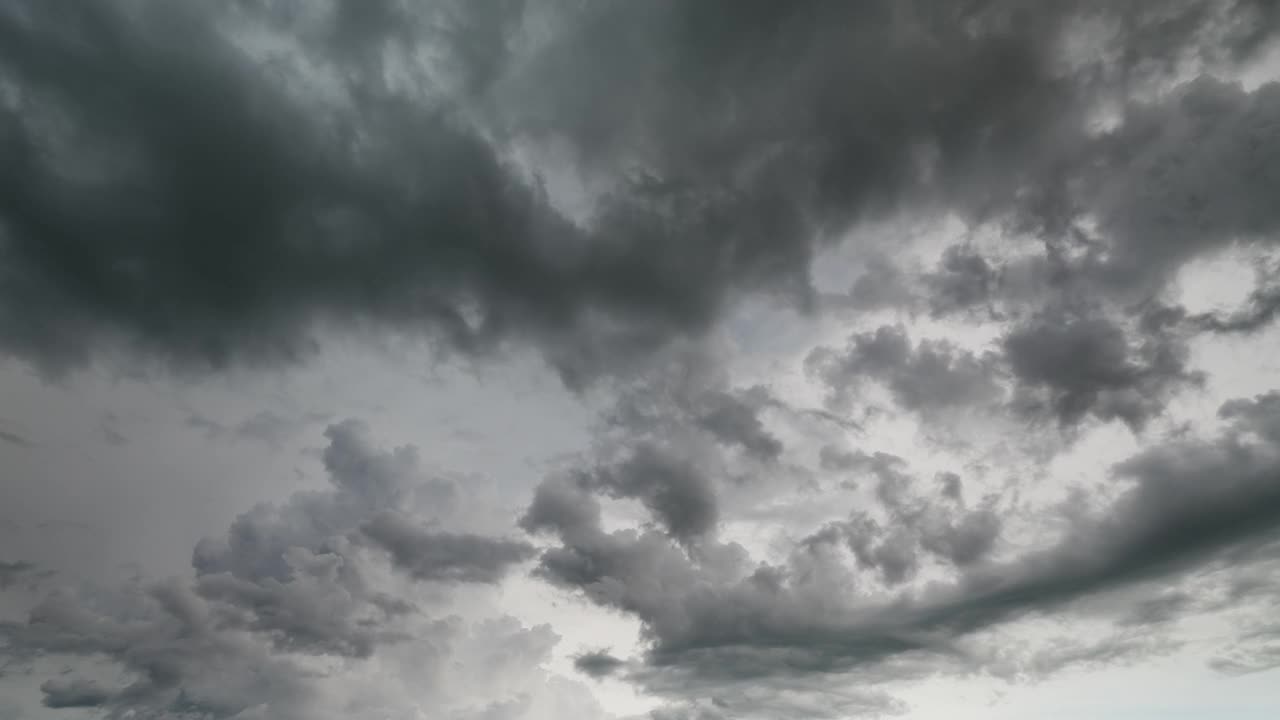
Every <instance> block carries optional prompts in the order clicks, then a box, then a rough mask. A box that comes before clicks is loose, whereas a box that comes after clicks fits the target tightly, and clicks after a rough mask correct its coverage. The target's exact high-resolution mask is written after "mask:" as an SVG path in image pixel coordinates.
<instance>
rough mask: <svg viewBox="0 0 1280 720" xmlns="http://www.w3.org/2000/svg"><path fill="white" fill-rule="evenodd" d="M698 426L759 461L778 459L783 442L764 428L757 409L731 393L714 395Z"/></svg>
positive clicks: (711, 395) (708, 402)
mask: <svg viewBox="0 0 1280 720" xmlns="http://www.w3.org/2000/svg"><path fill="white" fill-rule="evenodd" d="M707 400H708V401H707V404H708V407H707V409H706V411H705V412H704V414H703V415H702V417H701V418H699V424H701V425H702V427H704V428H706V429H707V430H710V431H711V432H712V433H714V434H715V436H716V437H717V438H718V439H720V441H721V442H724V443H726V444H730V445H738V446H741V447H742V448H743V449H745V450H746V451H747V452H749V453H751V454H752V455H754V456H755V457H757V458H759V459H760V460H765V461H768V460H776V459H777V458H778V456H779V455H780V454H782V442H781V441H780V440H778V438H776V437H774V436H773V435H772V434H771V433H770V432H769V431H768V430H766V429H765V428H764V424H763V423H762V422H760V418H759V417H758V415H757V412H758V409H757V408H755V407H752V406H751V405H749V404H748V403H746V402H743V401H742V399H740V398H738V397H735V396H734V395H731V394H729V393H712V394H710V396H709V397H708V399H707Z"/></svg>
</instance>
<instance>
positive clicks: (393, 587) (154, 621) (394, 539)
mask: <svg viewBox="0 0 1280 720" xmlns="http://www.w3.org/2000/svg"><path fill="white" fill-rule="evenodd" d="M326 434H327V437H328V440H329V444H328V446H327V447H326V448H325V451H324V454H323V460H324V465H325V469H326V471H327V472H328V475H329V480H330V484H331V486H330V488H329V489H328V490H317V491H307V492H300V493H297V494H295V495H293V496H291V497H290V498H289V499H288V500H286V501H285V502H284V503H282V504H280V505H277V506H271V505H260V506H258V507H256V508H254V509H253V510H251V511H249V512H247V513H244V514H242V515H240V516H239V517H238V518H237V519H236V520H235V522H234V523H233V524H232V526H231V527H230V529H229V531H228V533H227V535H226V536H225V537H224V538H221V539H216V540H207V541H204V542H201V543H200V544H199V546H197V548H196V550H195V552H194V555H193V560H192V565H193V567H194V570H195V577H194V579H193V580H192V581H190V582H187V581H183V580H179V579H173V580H170V581H165V582H153V581H145V580H140V581H136V582H135V583H133V584H127V585H125V586H123V587H120V588H117V589H111V588H101V587H81V588H76V587H68V588H60V589H56V590H54V591H53V592H52V593H51V594H49V595H47V596H46V597H45V598H44V599H43V600H41V601H40V602H39V603H38V604H36V605H35V606H34V608H33V609H31V611H30V612H29V613H28V615H27V617H26V619H25V620H21V621H18V620H6V621H4V622H2V623H0V637H2V638H3V639H4V643H3V645H2V646H0V655H3V656H4V657H5V658H6V659H7V660H8V661H9V662H11V663H12V662H17V663H27V662H33V661H35V660H36V659H37V658H40V657H57V658H64V659H68V660H73V659H81V660H103V661H106V662H107V663H108V664H109V665H110V666H111V667H112V670H113V672H112V673H111V675H112V676H113V677H119V678H123V679H119V680H114V681H107V680H91V679H89V678H88V677H81V676H70V677H64V678H55V679H50V680H48V681H46V682H44V683H43V684H42V685H41V686H40V689H41V691H42V692H43V695H44V704H45V705H46V706H47V707H50V708H96V709H98V710H99V711H100V712H103V713H105V715H106V716H107V717H111V718H129V717H132V718H137V717H143V718H151V717H155V718H161V717H175V716H176V717H207V718H232V717H236V718H248V717H278V718H328V717H333V718H337V717H348V716H350V714H352V713H354V714H356V715H357V716H363V715H364V714H365V713H374V714H378V713H384V714H385V713H390V714H393V715H400V716H405V714H406V713H407V714H408V716H414V714H415V713H419V712H422V708H423V707H427V706H432V707H440V706H442V705H441V703H443V704H444V705H443V706H446V707H450V708H452V710H451V712H455V713H460V714H457V715H455V716H457V717H465V716H468V715H467V713H470V712H472V710H470V709H468V708H469V707H470V706H471V704H473V703H475V702H476V696H475V694H474V688H472V689H470V690H468V689H467V688H470V687H471V686H470V685H467V684H466V683H464V682H458V681H457V680H455V679H453V678H452V674H453V673H455V672H457V673H460V674H462V675H466V674H476V673H481V672H483V673H484V674H485V675H486V677H489V678H490V679H491V680H492V685H491V686H490V687H489V688H488V689H487V691H486V692H485V693H484V695H483V702H484V704H486V705H492V706H493V707H497V706H498V705H501V706H502V707H504V708H506V709H505V710H503V711H502V712H501V716H502V717H509V718H524V717H550V716H551V715H546V714H544V713H547V712H549V710H548V708H549V707H550V708H555V707H561V706H563V704H564V703H578V705H577V707H578V708H579V709H580V710H583V709H585V710H586V711H587V712H588V713H591V712H597V709H596V708H595V707H594V705H593V704H592V703H591V701H590V700H589V698H585V697H584V695H583V694H582V692H579V691H578V690H576V689H575V687H574V686H562V687H558V689H557V690H556V692H555V693H554V695H555V697H546V696H545V695H546V693H547V692H549V691H540V690H538V688H539V687H544V686H547V683H548V682H549V681H550V677H549V676H548V675H547V674H546V673H545V671H544V670H542V668H541V666H542V664H543V663H544V662H545V660H546V658H547V656H548V653H549V652H550V649H551V648H552V647H553V646H554V645H555V644H556V643H557V642H558V636H557V635H556V634H555V633H554V632H552V631H551V629H550V628H549V627H546V626H539V627H536V628H532V629H531V628H526V627H525V626H523V625H522V624H521V623H519V622H517V621H515V620H513V619H510V618H502V617H498V618H496V619H491V620H481V621H477V622H478V625H474V626H473V625H471V624H469V623H468V622H466V621H464V620H463V619H462V618H460V617H459V616H457V615H456V614H451V613H450V614H444V613H443V612H441V611H440V610H439V608H441V606H440V600H439V597H440V596H439V594H435V595H432V594H421V593H415V590H414V588H415V587H416V586H418V585H420V584H435V585H438V586H439V588H441V589H444V590H448V589H449V588H455V587H457V586H459V585H460V584H480V585H491V584H492V583H494V582H496V581H497V580H498V579H500V578H501V577H502V576H503V575H504V574H505V572H506V571H507V570H508V569H509V568H510V567H511V566H512V565H514V564H516V563H518V562H520V561H522V560H524V559H526V558H528V557H529V555H530V553H531V552H532V550H531V548H530V547H529V546H528V545H526V544H524V543H520V542H517V541H513V540H504V539H501V538H491V537H487V536H482V535H477V534H473V533H453V532H449V531H440V532H435V531H431V530H427V529H424V527H422V526H421V525H418V524H415V523H411V522H409V521H408V520H406V519H404V518H403V517H402V516H400V515H399V514H397V513H399V512H402V511H408V510H413V511H414V512H416V513H419V515H418V517H421V518H424V520H423V521H424V522H425V521H427V520H430V519H431V517H432V515H431V513H432V512H435V513H439V514H440V515H442V516H443V515H447V514H448V512H449V511H450V509H451V504H454V505H456V504H457V503H459V502H463V501H464V498H463V492H462V491H461V490H460V489H458V488H456V487H455V486H453V485H452V484H450V483H448V482H446V481H441V480H436V479H433V478H432V477H431V476H430V475H429V474H428V473H426V472H425V471H424V469H423V468H422V466H421V464H420V460H419V458H418V456H417V453H416V451H415V450H414V449H413V448H411V447H401V448H397V449H392V450H383V449H381V448H379V447H377V446H376V445H375V444H374V443H373V441H372V439H371V437H370V436H369V432H368V429H367V428H366V427H365V426H363V425H362V424H360V423H358V422H354V421H345V422H343V423H339V424H336V425H332V426H330V427H329V429H328V430H327V433H326ZM366 546H368V547H366ZM383 558H385V559H386V561H388V564H387V565H383V564H381V563H382V562H383ZM393 568H394V569H397V570H401V571H403V573H404V574H405V575H407V576H408V577H409V578H410V579H411V581H412V582H411V583H410V584H408V585H404V584H397V583H396V582H394V578H393V574H392V573H391V572H390V571H391V569H393ZM4 569H5V570H6V572H9V571H12V573H13V574H14V576H15V577H17V576H19V575H21V574H23V573H27V572H30V570H31V569H32V566H30V565H28V564H25V563H11V564H10V563H7V564H6V565H5V566H4ZM5 578H6V580H7V579H8V575H7V574H6V575H5ZM445 597H447V595H446V596H445ZM432 608H437V613H439V614H435V616H433V613H432V612H431V610H432ZM444 609H445V610H447V605H446V606H444ZM495 658H505V660H503V661H502V662H498V661H496V660H495ZM504 663H505V665H504ZM86 667H91V666H86ZM423 688H426V694H425V695H423V694H422V692H423ZM557 703H559V705H557ZM583 703H585V704H583ZM481 716H484V715H483V713H481ZM486 717H487V716H486Z"/></svg>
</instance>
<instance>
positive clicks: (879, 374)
mask: <svg viewBox="0 0 1280 720" xmlns="http://www.w3.org/2000/svg"><path fill="white" fill-rule="evenodd" d="M805 364H806V367H807V369H808V370H809V371H810V373H812V374H815V375H817V376H818V377H819V378H820V379H821V380H822V381H823V382H824V383H825V384H826V385H827V386H828V387H829V388H830V389H831V392H832V395H833V397H836V398H841V397H847V396H848V395H850V394H851V393H856V392H857V390H858V388H859V386H860V385H861V384H862V382H863V381H864V380H866V379H870V380H875V381H879V382H881V383H884V385H885V386H886V387H887V388H888V390H889V391H890V393H892V395H893V398H894V399H895V400H896V401H897V402H898V403H899V404H900V405H902V406H903V407H904V408H907V409H909V410H919V411H927V410H940V409H945V408H960V407H982V406H984V405H990V404H993V403H996V402H998V401H999V400H1000V399H1001V397H1002V395H1003V394H1004V390H1003V389H1002V388H1001V386H1000V384H999V383H998V382H997V380H998V378H999V377H1000V374H999V366H998V364H997V362H996V358H995V356H994V355H991V354H988V355H981V356H980V355H975V354H973V353H971V352H967V351H965V350H962V349H960V348H957V347H955V346H954V345H952V344H951V343H948V342H946V341H934V340H925V341H922V342H920V343H919V344H918V345H916V346H915V347H912V345H911V341H910V339H909V338H908V337H907V334H906V331H905V330H904V329H903V328H901V327H894V326H889V325H886V326H883V327H881V328H879V329H878V330H876V331H875V332H869V333H859V334H855V335H853V336H851V337H850V338H849V343H848V346H847V347H846V348H844V349H843V350H837V349H833V348H818V349H817V350H814V351H813V352H811V353H810V354H809V356H808V358H807V359H806V361H805Z"/></svg>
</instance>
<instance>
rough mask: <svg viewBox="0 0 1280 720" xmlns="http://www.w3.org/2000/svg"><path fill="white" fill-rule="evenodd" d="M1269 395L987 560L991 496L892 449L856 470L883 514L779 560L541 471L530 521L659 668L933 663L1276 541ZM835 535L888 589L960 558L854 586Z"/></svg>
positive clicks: (1063, 660)
mask: <svg viewBox="0 0 1280 720" xmlns="http://www.w3.org/2000/svg"><path fill="white" fill-rule="evenodd" d="M1273 399H1274V398H1273V397H1271V396H1264V397H1259V398H1255V399H1252V400H1241V401H1236V402H1233V403H1229V404H1228V405H1227V406H1225V407H1224V409H1223V415H1224V417H1226V418H1229V419H1230V420H1231V421H1232V422H1231V425H1230V426H1229V427H1228V428H1227V429H1226V430H1225V432H1224V434H1223V435H1222V436H1221V437H1218V438H1214V439H1206V440H1190V439H1188V440H1175V441H1170V442H1168V443H1166V444H1163V445H1157V446H1153V447H1151V448H1148V449H1146V450H1143V451H1141V452H1139V453H1138V454H1136V455H1134V456H1133V457H1131V458H1129V459H1127V460H1125V461H1123V462H1121V463H1119V464H1118V465H1117V466H1116V467H1115V468H1114V470H1113V472H1114V473H1115V476H1116V478H1117V480H1118V481H1122V482H1125V483H1126V484H1127V487H1128V489H1127V490H1126V491H1125V492H1124V493H1123V494H1121V495H1120V496H1119V497H1118V498H1116V499H1115V501H1114V502H1112V503H1110V504H1109V505H1107V506H1106V507H1102V508H1098V509H1097V510H1096V511H1094V512H1092V513H1086V514H1085V515H1082V516H1078V517H1077V518H1076V519H1075V520H1073V521H1072V522H1071V523H1070V525H1069V526H1068V527H1067V528H1066V529H1065V531H1064V532H1063V534H1062V536H1061V538H1060V539H1059V540H1057V541H1055V542H1053V543H1051V544H1049V545H1047V546H1044V547H1042V548H1040V549H1033V550H1028V551H1025V552H1022V553H1019V554H1016V555H1014V556H1012V557H1008V558H1004V559H997V558H995V557H992V556H991V551H992V548H993V545H994V543H995V542H996V540H997V538H998V536H999V532H1000V527H1001V524H1000V521H999V519H998V516H997V515H996V514H994V512H993V511H992V509H991V508H989V507H980V508H977V509H974V510H969V511H960V510H959V509H958V508H954V507H948V506H946V505H942V506H939V505H934V504H928V503H925V502H921V501H919V500H917V499H915V498H916V497H917V496H916V495H913V494H911V493H910V492H909V490H908V489H907V488H906V487H904V484H905V483H910V482H911V479H910V476H909V475H907V474H905V472H904V470H905V465H904V464H903V463H902V461H901V460H899V459H895V458H892V457H887V456H867V455H862V456H854V457H852V458H851V459H850V460H849V462H848V467H862V468H864V469H867V470H869V471H870V472H871V473H872V474H873V475H874V476H877V477H878V478H879V483H880V487H879V488H878V490H877V493H878V495H879V496H880V498H881V500H882V502H883V504H884V510H885V512H886V515H885V516H884V517H886V518H887V519H886V520H885V522H887V523H888V524H887V525H882V524H881V523H879V522H877V521H875V520H874V519H871V518H869V517H867V516H865V515H861V516H855V517H854V518H852V519H850V520H848V521H841V522H838V523H833V524H830V525H828V526H826V527H825V528H823V529H822V530H821V531H819V532H817V533H816V534H814V535H812V536H811V537H809V538H807V539H806V540H804V541H803V542H802V543H801V545H800V546H799V547H798V548H797V550H796V552H795V553H793V554H792V555H791V557H790V558H789V559H788V560H787V562H786V563H784V564H783V565H770V564H766V563H760V562H758V561H753V560H752V559H751V557H750V554H749V553H748V552H747V551H746V550H745V549H744V548H743V547H741V546H739V545H736V544H734V543H716V542H706V543H704V544H702V545H701V546H698V547H694V548H687V547H681V546H680V545H678V544H676V543H673V542H672V541H671V540H669V539H668V538H665V537H663V536H661V535H659V534H656V533H652V532H648V533H645V532H641V533H637V532H635V531H631V530H617V531H612V532H607V531H605V530H604V529H603V528H602V527H601V526H600V515H599V506H598V505H597V504H596V503H595V501H594V499H593V496H592V490H591V488H590V487H589V486H585V485H579V486H567V485H565V484H564V483H562V482H555V481H549V482H548V483H547V484H544V485H543V486H542V487H541V488H540V489H539V491H538V493H537V495H536V497H535V500H534V503H533V505H532V506H531V508H530V511H529V513H528V514H527V515H526V516H525V520H524V523H525V526H526V527H527V528H529V529H531V530H542V531H548V532H552V533H554V534H556V535H558V536H559V538H560V540H561V542H562V545H561V546H559V547H554V548H552V549H550V550H548V551H546V552H545V553H544V554H543V557H542V559H541V570H540V572H541V573H542V575H543V576H544V577H547V578H548V579H550V580H552V581H553V582H555V583H557V584H559V585H561V586H563V587H566V588H569V589H572V590H574V591H577V592H581V593H583V594H584V595H585V596H586V597H587V598H589V599H591V600H592V601H594V602H597V603H600V604H602V605H606V606H610V607H614V608H617V609H619V610H623V611H626V612H629V613H632V614H634V615H635V616H636V617H638V618H639V619H640V621H641V622H642V623H643V627H644V631H645V634H646V637H647V639H648V640H649V656H648V661H649V663H650V664H651V666H652V667H654V668H656V669H659V670H661V671H663V672H672V671H678V672H680V673H683V674H691V676H692V677H695V678H697V677H703V678H704V679H705V676H713V677H719V678H721V679H722V680H723V679H726V678H727V679H731V680H733V681H742V680H745V679H747V678H770V677H775V676H777V675H779V674H790V673H796V672H806V671H824V672H830V671H833V670H843V671H846V672H848V671H852V670H854V669H856V668H859V667H865V666H877V665H884V664H891V663H893V662H896V661H897V659H899V658H902V659H914V660H915V661H919V659H920V658H922V657H924V658H930V657H931V658H933V661H932V662H931V663H930V666H932V667H934V668H935V669H937V668H939V667H946V666H947V662H948V660H949V657H950V655H951V653H952V652H953V650H954V648H955V643H956V642H958V641H960V640H962V639H963V638H966V637H969V636H971V635H972V634H974V633H977V632H979V631H983V630H986V629H988V628H992V627H997V626H1000V625H1002V624H1005V623H1009V622H1012V621H1014V620H1017V619H1020V618H1024V617H1027V616H1030V615H1035V614H1043V613H1063V612H1070V608H1071V606H1072V604H1073V603H1075V602H1076V601H1080V600H1082V599H1084V598H1087V597H1091V596H1096V595H1099V594H1105V593H1107V592H1112V591H1118V590H1120V589H1123V588H1125V587H1130V586H1133V585H1135V584H1138V583H1142V582H1145V581H1155V580H1161V581H1165V582H1169V581H1176V580H1177V579H1178V578H1180V577H1184V576H1185V574H1186V573H1188V572H1192V571H1195V570H1197V569H1201V568H1207V567H1211V566H1214V565H1215V564H1217V563H1220V562H1229V559H1228V558H1229V557H1237V558H1238V557H1239V556H1238V555H1235V556H1232V555H1229V554H1230V553H1236V552H1237V551H1239V550H1241V549H1245V548H1248V547H1250V546H1254V545H1257V544H1259V543H1266V542H1271V541H1274V540H1275V539H1276V528H1277V527H1280V522H1278V520H1280V515H1278V514H1277V513H1280V503H1278V502H1277V500H1278V498H1280V494H1278V493H1280V485H1278V484H1277V482H1276V478H1277V477H1280V472H1278V471H1280V448H1278V447H1277V441H1280V433H1276V432H1275V418H1274V410H1275V405H1276V404H1275V403H1274V402H1271V401H1272V400H1273ZM1250 438H1262V441H1261V442H1259V441H1255V440H1250ZM945 500H946V502H947V503H952V502H954V500H953V499H951V498H945ZM839 547H844V548H846V549H847V552H848V553H849V556H851V557H852V559H853V560H854V561H856V564H857V565H860V566H862V567H864V568H866V569H867V570H869V571H871V572H874V573H876V574H877V575H878V576H879V578H880V579H881V580H882V582H883V583H884V585H885V586H886V587H888V588H892V587H893V586H895V585H898V584H901V583H903V582H906V581H908V580H910V579H911V577H912V575H913V574H914V573H915V572H917V571H918V570H919V568H920V565H921V562H922V560H921V553H928V554H930V555H932V556H934V557H936V558H937V559H939V560H941V561H944V562H945V563H946V564H947V565H948V566H950V567H952V568H953V570H952V572H951V573H950V576H951V578H952V579H951V580H950V581H948V582H945V583H941V584H939V583H933V584H930V585H928V586H926V587H925V588H924V589H920V590H916V591H914V592H911V593H905V594H896V593H891V592H885V591H882V592H880V593H874V594H872V596H871V597H870V598H866V597H865V596H863V597H860V595H859V593H858V592H857V591H856V589H858V588H861V589H862V590H863V592H864V593H865V592H866V588H867V586H866V584H865V580H864V579H861V578H860V576H859V574H858V573H856V572H854V570H853V567H852V566H851V565H849V564H848V563H847V562H846V561H845V560H844V559H843V558H844V557H845V556H843V555H841V554H840V553H839V552H832V550H834V549H838V548H839ZM1171 611H1176V608H1171ZM1117 619H1118V618H1117ZM1138 650H1139V649H1138V648H1134V649H1133V652H1137V651H1138ZM1129 654H1130V651H1129V650H1127V649H1125V648H1124V647H1121V646H1119V645H1117V646H1108V647H1107V648H1101V647H1100V648H1099V649H1096V651H1095V650H1087V651H1084V650H1081V651H1079V652H1075V651H1073V652H1071V653H1067V654H1066V656H1063V657H1055V658H1053V659H1049V658H1047V657H1046V658H1042V659H1041V661H1039V666H1040V667H1041V668H1042V669H1046V668H1051V667H1059V666H1066V665H1068V664H1072V663H1075V662H1078V661H1084V660H1085V658H1095V659H1105V658H1107V657H1121V656H1128V655H1129ZM1139 654H1140V653H1139ZM668 681H669V678H668ZM686 682H688V683H689V685H686V686H685V687H690V686H695V685H697V684H698V682H701V681H695V680H693V679H689V680H687V681H686ZM679 687H680V685H679V684H678V683H677V684H676V685H675V690H674V691H676V692H678V691H679ZM668 689H672V688H668Z"/></svg>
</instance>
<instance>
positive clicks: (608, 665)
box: [573, 650, 624, 678]
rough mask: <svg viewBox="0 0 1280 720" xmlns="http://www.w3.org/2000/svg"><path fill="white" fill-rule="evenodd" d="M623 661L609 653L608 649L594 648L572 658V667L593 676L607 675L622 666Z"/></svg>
mask: <svg viewBox="0 0 1280 720" xmlns="http://www.w3.org/2000/svg"><path fill="white" fill-rule="evenodd" d="M623 664H624V663H623V661H622V660H619V659H618V658H616V657H614V656H612V655H610V654H609V651H608V650H594V651H592V652H587V653H583V654H581V655H579V656H577V657H575V658H574V659H573V667H574V668H576V669H577V670H578V671H579V672H581V673H585V674H586V675H589V676H591V677H593V678H603V677H608V676H610V675H612V674H614V673H615V672H617V671H618V669H619V668H621V667H622V666H623Z"/></svg>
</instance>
